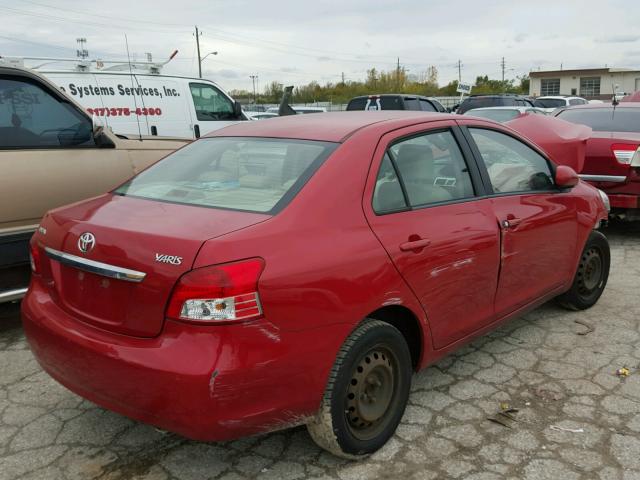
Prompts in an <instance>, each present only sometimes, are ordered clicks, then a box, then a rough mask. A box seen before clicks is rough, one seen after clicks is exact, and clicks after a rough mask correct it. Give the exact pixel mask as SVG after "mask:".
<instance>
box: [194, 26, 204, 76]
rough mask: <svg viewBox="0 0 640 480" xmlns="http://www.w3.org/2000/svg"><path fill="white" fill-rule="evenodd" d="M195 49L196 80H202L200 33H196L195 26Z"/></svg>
mask: <svg viewBox="0 0 640 480" xmlns="http://www.w3.org/2000/svg"><path fill="white" fill-rule="evenodd" d="M195 35H196V47H197V49H198V78H202V59H201V58H200V35H202V32H198V26H197V25H196V33H195Z"/></svg>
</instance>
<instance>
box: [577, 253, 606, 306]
mask: <svg viewBox="0 0 640 480" xmlns="http://www.w3.org/2000/svg"><path fill="white" fill-rule="evenodd" d="M603 270H604V269H603V262H602V255H601V253H600V250H599V249H597V248H590V249H589V250H587V251H586V252H585V253H584V254H583V255H582V259H581V261H580V269H579V271H578V292H579V293H580V295H582V296H589V295H591V294H592V293H593V292H595V291H596V290H597V289H598V288H599V287H600V285H601V283H602V274H603Z"/></svg>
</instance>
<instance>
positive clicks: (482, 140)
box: [469, 128, 554, 193]
mask: <svg viewBox="0 0 640 480" xmlns="http://www.w3.org/2000/svg"><path fill="white" fill-rule="evenodd" d="M469 131H470V132H471V135H472V137H473V140H474V141H475V143H476V145H477V147H478V150H479V151H480V155H481V156H482V160H483V162H484V165H485V167H486V169H487V173H488V174H489V179H490V180H491V186H492V187H493V191H494V192H495V193H518V192H530V191H539V190H550V189H552V188H553V186H554V183H553V175H552V173H551V168H550V167H549V164H548V162H547V160H546V159H545V158H544V157H543V156H542V155H540V154H539V153H538V152H536V151H535V150H533V149H532V148H530V147H529V146H527V145H525V144H524V143H522V142H520V141H519V140H516V139H515V138H513V137H510V136H509V135H506V134H504V133H500V132H496V131H495V130H486V129H481V128H470V129H469Z"/></svg>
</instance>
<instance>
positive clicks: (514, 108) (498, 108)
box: [465, 105, 540, 113]
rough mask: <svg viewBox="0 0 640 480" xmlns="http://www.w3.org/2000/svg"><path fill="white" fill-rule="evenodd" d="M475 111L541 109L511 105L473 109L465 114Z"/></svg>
mask: <svg viewBox="0 0 640 480" xmlns="http://www.w3.org/2000/svg"><path fill="white" fill-rule="evenodd" d="M474 110H519V111H524V110H540V109H539V108H536V107H530V106H528V105H527V106H524V105H510V106H506V107H478V108H472V109H471V110H467V111H466V112H465V113H468V112H473V111H474Z"/></svg>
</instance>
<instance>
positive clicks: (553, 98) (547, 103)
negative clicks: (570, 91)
mask: <svg viewBox="0 0 640 480" xmlns="http://www.w3.org/2000/svg"><path fill="white" fill-rule="evenodd" d="M588 103H589V102H588V101H587V100H586V99H584V98H582V97H570V96H567V95H550V96H545V97H536V98H535V99H534V100H533V104H534V105H535V106H536V107H538V108H541V109H543V110H544V111H545V112H547V113H551V112H553V111H554V110H557V109H558V108H565V107H571V106H574V105H587V104H588Z"/></svg>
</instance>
